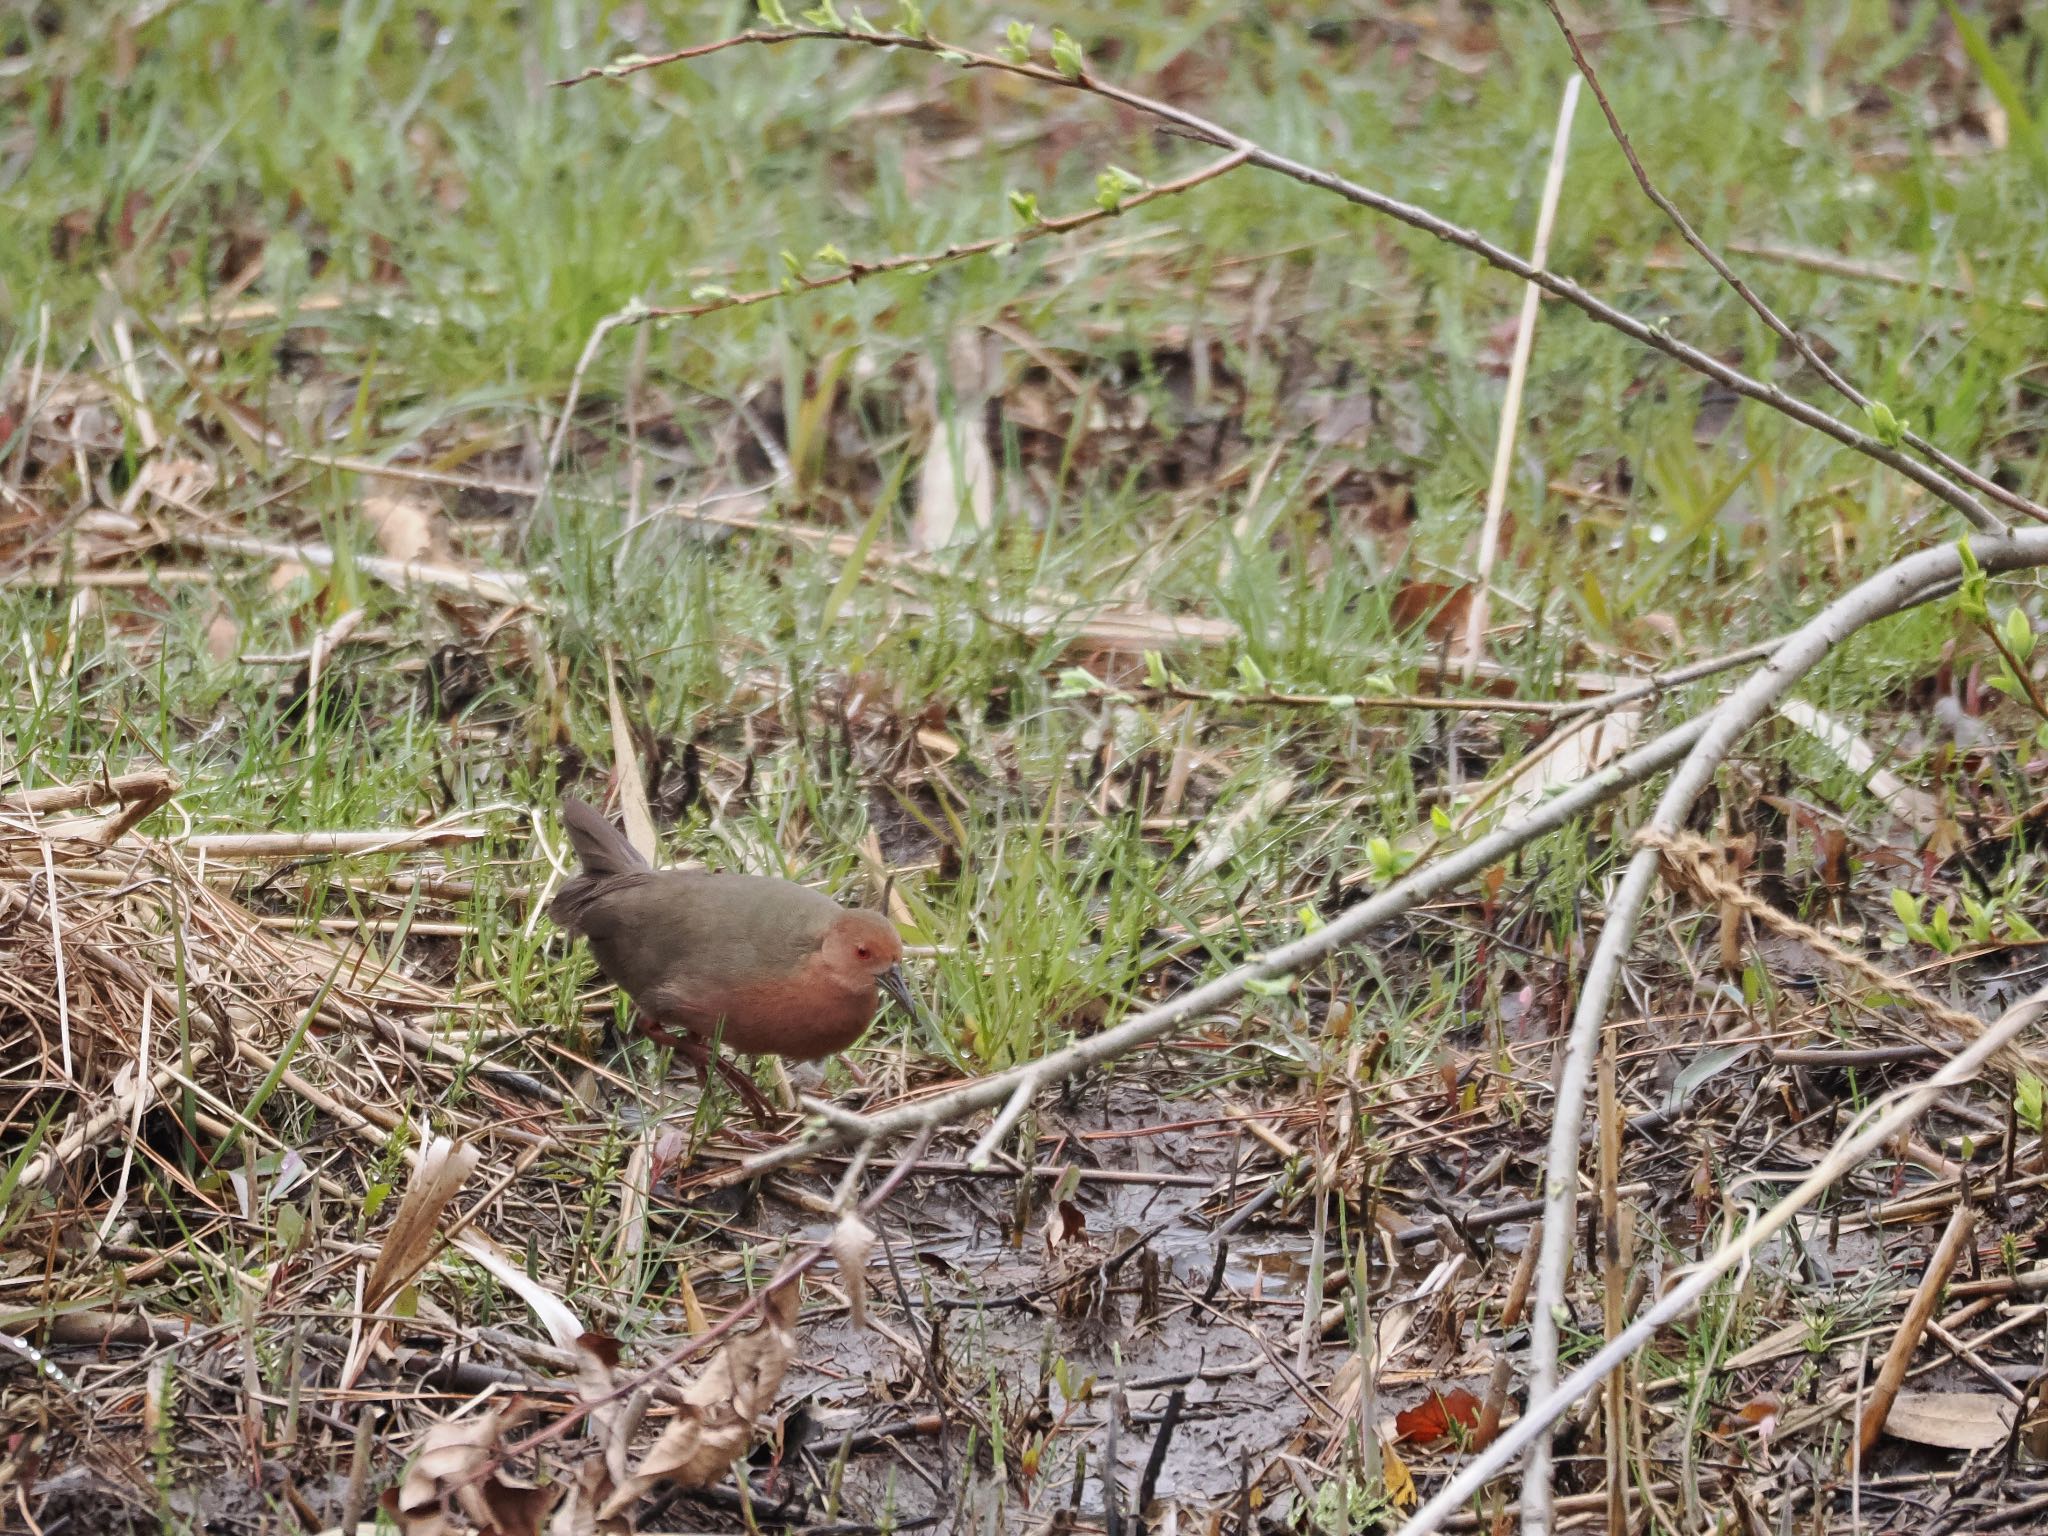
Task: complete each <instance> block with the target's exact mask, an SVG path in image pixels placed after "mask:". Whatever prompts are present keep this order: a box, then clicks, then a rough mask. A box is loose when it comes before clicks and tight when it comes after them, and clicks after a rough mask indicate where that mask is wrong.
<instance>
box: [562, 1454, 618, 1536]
mask: <svg viewBox="0 0 2048 1536" xmlns="http://www.w3.org/2000/svg"><path fill="white" fill-rule="evenodd" d="M557 1486H558V1487H559V1488H560V1489H561V1490H562V1494H561V1501H560V1502H559V1503H557V1504H556V1505H555V1512H554V1515H553V1517H552V1518H550V1519H549V1521H548V1536H627V1532H629V1531H630V1530H631V1529H632V1526H631V1524H630V1522H628V1521H627V1520H626V1519H625V1518H624V1517H623V1516H612V1517H610V1518H606V1517H604V1516H602V1515H600V1514H599V1511H600V1510H601V1509H602V1508H603V1507H604V1504H605V1501H606V1500H607V1499H609V1498H610V1497H611V1496H612V1490H613V1487H614V1486H615V1485H614V1483H613V1481H612V1474H611V1470H610V1468H608V1467H607V1466H606V1465H605V1459H604V1458H603V1457H602V1456H586V1457H584V1458H583V1459H582V1460H581V1461H579V1462H578V1463H577V1464H576V1467H575V1470H574V1471H572V1472H571V1473H570V1474H569V1475H568V1476H567V1477H565V1478H562V1479H561V1480H560V1481H559V1482H558V1484H557Z"/></svg>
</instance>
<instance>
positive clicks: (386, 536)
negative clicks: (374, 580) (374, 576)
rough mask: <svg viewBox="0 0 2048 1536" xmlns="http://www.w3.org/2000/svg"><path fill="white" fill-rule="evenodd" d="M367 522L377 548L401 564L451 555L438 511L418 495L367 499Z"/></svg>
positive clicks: (364, 499) (365, 514)
mask: <svg viewBox="0 0 2048 1536" xmlns="http://www.w3.org/2000/svg"><path fill="white" fill-rule="evenodd" d="M363 521H364V522H366V523H368V524H369V525H370V532H371V533H372V534H373V535H374V536H375V537H376V540H377V548H378V549H380V550H381V551H383V553H384V555H385V556H386V557H387V558H389V559H392V560H396V561H398V562H399V563H400V564H401V565H411V564H412V563H413V562H414V561H415V560H446V559H447V558H448V556H449V549H448V541H447V539H446V538H445V537H444V536H443V535H442V532H441V528H440V522H439V519H438V517H437V515H436V509H435V508H434V507H433V506H432V505H431V504H430V503H428V502H425V501H422V500H421V499H420V498H419V497H417V496H379V495H372V496H365V497H364V498H363Z"/></svg>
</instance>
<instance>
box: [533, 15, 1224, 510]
mask: <svg viewBox="0 0 2048 1536" xmlns="http://www.w3.org/2000/svg"><path fill="white" fill-rule="evenodd" d="M688 56H689V55H688V53H687V52H685V53H683V54H677V55H673V56H672V57H676V58H685V57H688ZM629 72H630V71H629ZM578 78H579V79H581V78H585V77H583V76H579V77H578ZM556 84H558V85H569V84H574V82H573V81H557V82H556ZM1250 158H1251V156H1250V152H1249V151H1245V150H1233V151H1231V153H1229V154H1227V155H1224V156H1223V157H1222V158H1221V159H1218V160H1212V161H1210V162H1209V163H1208V164H1207V165H1205V166H1203V167H1202V168H1201V169H1199V170H1195V171H1190V172H1189V173H1188V174H1187V175H1185V176H1181V177H1177V178H1175V179H1174V180H1172V181H1162V182H1159V183H1157V184H1156V185H1152V186H1145V187H1141V188H1139V189H1137V190H1135V191H1133V192H1132V193H1131V194H1130V195H1129V196H1127V197H1124V198H1121V199H1119V200H1117V202H1116V203H1115V204H1114V205H1113V206H1106V207H1095V208H1089V209H1086V210H1084V211H1083V212H1080V213H1068V214H1060V215H1058V216H1056V217H1052V218H1045V217H1040V218H1037V219H1035V220H1034V221H1033V222H1032V223H1030V224H1027V225H1025V226H1024V227H1023V228H1021V229H1018V230H1015V231H1013V232H1011V233H1010V234H1007V235H991V236H990V237H989V238H987V239H985V240H969V241H966V242H964V243H962V244H958V245H949V246H947V247H946V248H945V249H944V250H941V251H924V252H914V253H910V254H906V255H898V256H885V257H883V258H882V259H881V260H879V261H848V262H847V263H846V264H845V266H843V267H841V268H840V269H839V270H838V271H836V272H832V273H828V274H827V275H825V276H823V277H799V276H795V275H792V276H790V277H789V278H787V279H785V280H784V281H783V282H781V283H780V284H778V285H777V286H775V287H773V288H755V289H752V290H750V291H748V292H745V293H722V294H719V295H717V296H716V297H713V298H707V299H705V300H703V301H702V302H701V303H696V304H643V303H641V302H640V301H639V300H637V299H636V300H634V301H633V302H632V303H630V304H628V305H626V306H625V307H624V308H623V309H619V310H615V311H613V312H612V313H611V314H609V315H606V316H605V317H604V318H603V319H601V320H599V321H598V322H597V324H596V325H595V326H593V327H592V328H591V332H590V339H589V340H588V341H586V342H584V344H583V352H582V354H581V355H580V356H579V357H578V358H577V359H576V368H575V371H574V372H573V373H572V374H570V376H569V395H568V398H567V399H566V400H564V401H563V402H562V414H561V416H560V417H559V418H558V419H557V421H556V422H555V430H554V434H553V436H552V437H550V438H549V440H548V455H547V461H546V463H545V464H543V465H542V467H541V489H542V491H543V493H545V491H546V489H547V486H548V482H549V481H550V480H551V479H552V478H553V476H554V472H555V465H556V463H557V461H558V460H560V458H561V456H562V444H563V442H564V441H565V440H566V439H567V437H568V435H569V423H570V422H571V420H573V419H574V417H575V414H576V402H577V400H578V399H579V398H580V397H581V396H582V393H583V378H584V375H585V374H587V373H588V372H589V371H590V365H591V364H592V363H593V362H594V361H596V358H597V355H598V352H599V351H600V350H601V349H602V348H603V346H604V340H605V338H606V337H607V336H609V335H610V334H611V333H612V332H613V331H615V330H619V329H621V328H623V327H625V326H631V325H643V324H645V323H646V322H648V321H650V320H694V319H696V318H698V317H699V316H702V315H715V314H717V313H719V311H721V310H727V309H745V308H747V307H748V306H750V305H754V304H766V303H768V302H769V301H770V300H772V299H784V298H788V297H790V296H791V295H793V294H800V293H816V292H818V291H819V290H821V289H825V288H838V287H842V286H844V285H846V284H849V283H857V282H859V281H860V280H861V279H862V278H867V277H880V276H884V275H886V274H888V273H891V272H926V271H929V270H931V269H932V268H933V267H939V266H944V265H946V264H947V263H949V262H956V261H965V260H967V259H968V258H969V257H971V256H986V255H989V254H991V253H992V252H995V251H1000V250H1002V249H1004V248H1005V247H1007V246H1018V245H1025V244H1028V243H1029V242H1031V241H1033V240H1043V239H1046V238H1047V237H1049V236H1052V235H1070V234H1072V233H1074V232H1075V231H1076V230H1081V229H1086V228H1088V226H1089V225H1091V224H1100V223H1102V222H1104V221H1105V220H1108V219H1116V218H1121V217H1123V215H1124V214H1126V213H1129V212H1130V211H1131V210H1132V209H1133V208H1142V207H1143V206H1144V205H1145V204H1147V203H1155V202H1158V201H1159V200H1160V199H1161V198H1165V197H1178V196H1179V195H1180V194H1181V193H1183V192H1186V191H1189V190H1191V189H1192V188H1195V187H1199V186H1200V185H1202V183H1203V182H1205V181H1214V180H1215V179H1216V178H1217V177H1219V176H1223V175H1227V174H1228V173H1229V172H1231V171H1234V170H1236V169H1237V168H1238V167H1239V166H1240V165H1243V164H1244V163H1245V162H1246V161H1247V160H1248V159H1250Z"/></svg>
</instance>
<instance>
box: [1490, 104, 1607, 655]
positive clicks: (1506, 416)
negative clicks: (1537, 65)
mask: <svg viewBox="0 0 2048 1536" xmlns="http://www.w3.org/2000/svg"><path fill="white" fill-rule="evenodd" d="M1578 110H1579V82H1578V77H1577V76H1574V77H1572V78H1571V79H1570V80H1567V81H1566V82H1565V87H1564V101H1563V103H1562V104H1561V105H1560V106H1559V107H1558V109H1557V136H1556V137H1555V138H1553V139H1552V140H1551V142H1550V169H1549V170H1548V171H1547V172H1546V173H1545V175H1544V177H1543V201H1542V203H1541V204H1540V205H1539V206H1538V208H1537V210H1536V238H1535V240H1534V241H1532V242H1531V244H1530V246H1529V260H1530V261H1531V262H1532V263H1533V264H1535V265H1536V266H1539V267H1540V266H1542V265H1544V264H1545V263H1546V262H1548V261H1549V260H1550V230H1551V226H1552V225H1553V224H1555V223H1556V222H1557V202H1558V198H1559V196H1560V195H1561V194H1562V193H1563V191H1564V162H1565V157H1566V155H1567V154H1568V153H1569V152H1570V150H1571V143H1572V118H1573V117H1574V116H1575V115H1576V114H1577V112H1578ZM1542 297H1543V290H1542V289H1540V288H1538V287H1537V286H1536V285H1535V284H1534V283H1531V284H1529V285H1528V286H1527V287H1526V288H1524V289H1523V290H1522V317H1521V323H1520V324H1519V325H1518V326H1517V327H1516V329H1515V350H1514V355H1513V356H1512V357H1511V358H1510V359H1509V360H1508V383H1507V389H1506V391H1505V392H1504V393H1503V394H1502V396H1501V402H1500V431H1499V432H1498V433H1497V434H1496V435H1495V437H1494V444H1493V479H1492V480H1491V481H1489V482H1488V484H1487V487H1486V519H1485V521H1484V522H1483V523H1482V524H1481V525H1480V529H1479V560H1478V567H1477V570H1476V572H1475V575H1476V577H1477V580H1476V581H1475V583H1474V586H1473V590H1472V600H1471V602H1470V603H1468V604H1467V605H1466V608H1465V658H1464V678H1465V681H1466V682H1467V683H1470V682H1471V681H1472V671H1473V668H1475V667H1476V666H1478V665H1479V652H1480V649H1481V647H1482V646H1484V645H1485V643H1486V611H1487V608H1488V607H1489V606H1490V605H1489V604H1488V602H1487V598H1488V596H1489V594H1490V591H1491V588H1492V585H1493V562H1494V560H1495V558H1496V557H1497V556H1498V555H1499V553H1500V525H1501V518H1502V515H1503V514H1504V513H1505V512H1506V511H1507V505H1508V482H1509V481H1510V480H1512V479H1513V478H1514V466H1515V431H1516V428H1517V427H1518V426H1519V425H1520V424H1521V419H1522V385H1523V384H1524V382H1526V381H1527V379H1528V377H1529V354H1530V353H1531V351H1533V350H1534V348H1535V344H1536V310H1537V303H1538V301H1539V300H1540V299H1541V298H1542Z"/></svg>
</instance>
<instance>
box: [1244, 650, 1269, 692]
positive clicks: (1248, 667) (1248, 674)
mask: <svg viewBox="0 0 2048 1536" xmlns="http://www.w3.org/2000/svg"><path fill="white" fill-rule="evenodd" d="M1237 676H1238V681H1240V682H1242V683H1243V684H1244V685H1245V687H1246V688H1248V689H1250V690H1251V691H1252V692H1253V693H1271V692H1272V691H1273V684H1272V682H1271V681H1270V680H1269V679H1268V678H1267V676H1266V673H1265V670H1264V669H1263V668H1261V667H1260V666H1259V664H1258V663H1257V662H1256V661H1254V660H1252V658H1251V657H1250V656H1240V657H1238V658H1237Z"/></svg>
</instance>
